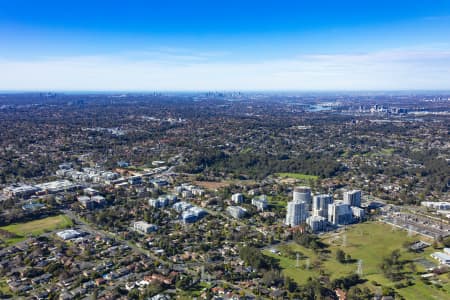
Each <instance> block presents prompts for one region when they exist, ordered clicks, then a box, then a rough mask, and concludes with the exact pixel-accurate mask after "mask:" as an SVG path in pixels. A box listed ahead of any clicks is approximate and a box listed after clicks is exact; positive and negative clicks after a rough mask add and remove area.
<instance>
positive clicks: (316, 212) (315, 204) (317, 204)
mask: <svg viewBox="0 0 450 300" xmlns="http://www.w3.org/2000/svg"><path fill="white" fill-rule="evenodd" d="M331 203H333V197H332V196H331V195H327V194H323V195H316V196H314V197H313V201H312V212H313V216H321V217H325V218H327V217H328V204H331Z"/></svg>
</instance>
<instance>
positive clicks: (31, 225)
mask: <svg viewBox="0 0 450 300" xmlns="http://www.w3.org/2000/svg"><path fill="white" fill-rule="evenodd" d="M69 226H72V221H71V220H70V219H69V218H68V217H67V216H65V215H59V216H54V217H48V218H44V219H40V220H34V221H30V222H26V223H17V224H12V225H8V226H3V227H0V229H3V230H6V231H9V232H11V233H13V234H15V235H16V237H13V238H7V239H5V242H6V244H7V245H12V244H15V243H18V242H21V241H23V240H25V239H26V238H27V237H28V236H39V235H41V234H43V233H45V232H50V231H52V230H55V229H63V228H67V227H69Z"/></svg>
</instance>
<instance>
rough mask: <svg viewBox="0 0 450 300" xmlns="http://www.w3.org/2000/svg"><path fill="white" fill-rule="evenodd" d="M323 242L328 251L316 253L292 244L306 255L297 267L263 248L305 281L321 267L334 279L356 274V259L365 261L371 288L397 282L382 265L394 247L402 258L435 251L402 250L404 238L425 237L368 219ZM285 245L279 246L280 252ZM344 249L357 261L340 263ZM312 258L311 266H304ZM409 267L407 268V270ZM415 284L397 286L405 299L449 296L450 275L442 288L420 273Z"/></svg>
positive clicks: (327, 236)
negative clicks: (384, 272)
mask: <svg viewBox="0 0 450 300" xmlns="http://www.w3.org/2000/svg"><path fill="white" fill-rule="evenodd" d="M344 236H345V237H344ZM321 239H322V241H323V242H325V243H326V244H327V245H329V246H328V248H327V249H328V250H329V253H328V254H320V256H319V255H318V254H316V253H314V252H313V251H312V250H310V249H307V248H304V247H302V246H299V245H297V244H295V243H290V244H288V245H287V247H290V248H291V250H292V251H294V252H297V251H298V252H301V253H302V254H303V255H304V258H303V259H302V260H300V267H298V268H297V267H296V260H295V259H289V258H287V257H284V256H283V255H281V256H280V255H278V254H273V253H271V252H270V251H264V253H265V254H266V255H269V256H272V257H274V258H277V259H279V261H280V266H281V267H282V268H283V272H284V273H285V274H286V275H288V276H290V277H292V278H293V279H294V280H295V281H297V282H298V283H300V284H302V283H304V282H305V281H306V280H307V279H308V277H318V276H319V274H320V272H321V270H322V272H325V273H327V274H329V275H330V277H331V278H332V279H334V278H337V277H342V276H345V275H350V274H354V273H355V272H356V270H357V263H356V262H357V261H358V260H359V259H361V260H362V269H363V277H364V278H365V279H367V282H366V283H365V284H364V285H365V286H368V287H369V288H371V289H372V290H374V291H375V290H376V289H377V288H376V287H375V286H374V285H373V284H372V283H371V282H372V281H376V282H378V283H380V284H382V285H384V286H391V287H393V286H394V283H393V282H391V281H389V280H388V279H386V278H385V277H384V276H383V275H382V274H381V270H380V268H379V264H380V262H381V259H382V257H384V256H387V255H389V254H390V253H391V252H392V251H393V250H395V249H400V251H401V259H402V260H413V259H418V258H426V259H431V258H430V253H432V252H434V251H435V250H434V249H432V248H431V247H429V248H428V249H426V250H425V251H424V252H423V253H411V252H407V251H406V250H404V249H403V243H404V242H405V241H416V240H419V239H422V240H423V238H421V237H419V236H410V237H409V236H408V235H407V233H406V232H405V231H402V230H399V229H393V228H392V227H391V226H390V225H387V224H383V223H378V222H367V223H362V224H357V225H353V226H349V227H348V228H347V229H346V230H345V231H344V230H342V231H340V232H337V233H336V232H333V233H327V234H324V235H323V236H322V238H321ZM282 249H283V247H280V249H278V250H281V252H282V253H283V251H282ZM338 249H341V250H343V251H344V252H345V253H346V254H350V255H351V257H352V258H353V259H354V260H355V262H354V263H346V264H341V263H339V262H338V261H337V260H336V258H335V257H336V251H337V250H338ZM307 260H309V265H310V267H311V268H310V269H305V268H304V266H305V264H306V263H307ZM416 268H417V270H418V271H424V270H423V267H421V266H420V265H418V264H416ZM408 270H409V269H408V267H406V268H405V271H408ZM413 278H414V279H413V282H414V285H412V286H409V287H405V288H401V289H398V290H397V291H398V293H399V294H401V295H402V296H403V297H405V299H450V283H449V279H448V277H447V275H443V276H442V277H441V278H440V279H441V282H440V284H441V285H442V289H438V288H437V287H436V286H435V285H433V284H432V285H426V284H424V283H423V282H422V281H421V280H420V279H419V275H416V274H413Z"/></svg>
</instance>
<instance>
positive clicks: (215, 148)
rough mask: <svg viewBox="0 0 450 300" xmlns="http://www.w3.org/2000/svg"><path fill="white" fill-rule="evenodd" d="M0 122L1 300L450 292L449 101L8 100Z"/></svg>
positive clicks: (277, 96) (256, 97)
mask: <svg viewBox="0 0 450 300" xmlns="http://www.w3.org/2000/svg"><path fill="white" fill-rule="evenodd" d="M0 127H1V128H0V208H1V209H0V299H61V300H63V299H64V300H65V299H155V300H157V299H339V300H344V299H348V300H351V299H380V300H382V299H383V300H389V299H421V300H422V299H423V300H426V299H450V296H449V295H450V194H449V188H450V167H449V166H450V139H449V132H450V94H444V93H440V94H433V93H425V92H424V93H416V94H412V93H400V92H399V93H395V92H392V93H381V92H380V93H365V94H358V93H339V94H334V93H326V94H320V93H302V94H296V93H239V92H236V93H228V92H227V93H225V92H223V93H221V92H209V93H165V94H161V93H145V94H137V93H136V94H121V93H117V94H116V93H109V94H101V93H97V94H88V93H86V94H63V93H56V94H55V93H15V94H1V95H0Z"/></svg>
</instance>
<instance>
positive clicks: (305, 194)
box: [293, 186, 312, 210]
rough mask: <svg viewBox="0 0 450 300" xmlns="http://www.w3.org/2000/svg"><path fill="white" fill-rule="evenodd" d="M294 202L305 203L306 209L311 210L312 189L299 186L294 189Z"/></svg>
mask: <svg viewBox="0 0 450 300" xmlns="http://www.w3.org/2000/svg"><path fill="white" fill-rule="evenodd" d="M293 198H294V202H305V203H306V209H307V210H311V202H312V198H311V188H310V187H307V186H298V187H295V188H294V193H293Z"/></svg>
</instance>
